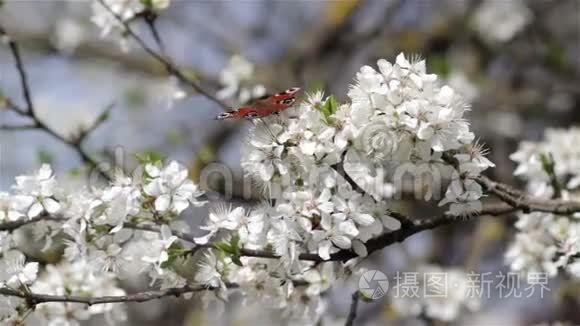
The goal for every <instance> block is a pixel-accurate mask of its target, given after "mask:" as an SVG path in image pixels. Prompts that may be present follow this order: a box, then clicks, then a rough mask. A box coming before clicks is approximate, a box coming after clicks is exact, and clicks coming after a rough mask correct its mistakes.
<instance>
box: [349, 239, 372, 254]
mask: <svg viewBox="0 0 580 326" xmlns="http://www.w3.org/2000/svg"><path fill="white" fill-rule="evenodd" d="M352 249H353V250H354V252H355V253H356V254H357V255H359V256H360V257H366V256H368V254H369V253H368V251H367V247H366V246H365V245H364V243H362V242H361V241H359V240H353V241H352Z"/></svg>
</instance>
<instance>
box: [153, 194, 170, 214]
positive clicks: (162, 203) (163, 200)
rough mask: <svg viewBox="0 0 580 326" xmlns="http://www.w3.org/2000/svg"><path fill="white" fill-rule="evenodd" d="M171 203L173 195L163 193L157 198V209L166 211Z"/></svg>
mask: <svg viewBox="0 0 580 326" xmlns="http://www.w3.org/2000/svg"><path fill="white" fill-rule="evenodd" d="M170 204H171V197H170V196H169V195H162V196H160V197H158V198H157V199H156V200H155V210H157V211H158V212H165V211H166V210H167V209H168V208H169V205H170Z"/></svg>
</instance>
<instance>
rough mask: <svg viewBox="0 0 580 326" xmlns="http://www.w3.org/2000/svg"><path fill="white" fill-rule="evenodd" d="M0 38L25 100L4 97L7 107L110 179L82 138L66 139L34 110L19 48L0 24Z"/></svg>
mask: <svg viewBox="0 0 580 326" xmlns="http://www.w3.org/2000/svg"><path fill="white" fill-rule="evenodd" d="M0 38H3V39H6V40H7V43H8V46H9V48H10V52H11V53H12V57H13V58H14V61H15V64H16V69H17V70H18V74H19V76H20V82H21V87H22V92H23V95H24V99H25V101H26V105H27V109H23V108H21V107H19V106H18V105H16V104H15V103H14V102H13V101H11V100H9V99H4V103H5V105H6V107H7V108H9V109H11V110H12V111H13V112H16V113H18V114H20V115H23V116H27V117H29V118H31V119H32V121H33V124H34V125H35V126H36V127H37V128H39V129H42V130H44V131H45V132H46V133H48V134H49V135H51V136H53V137H54V138H56V139H58V140H59V141H60V142H62V143H64V144H67V145H68V146H69V147H71V148H72V149H73V150H74V151H75V152H76V153H77V154H78V155H79V157H80V158H81V160H82V161H83V162H84V163H85V164H87V165H89V167H90V168H94V169H96V170H97V171H98V173H99V175H101V176H102V177H103V178H105V179H106V180H109V181H110V180H111V179H112V178H111V177H110V176H109V175H108V174H107V173H106V172H105V171H104V170H102V169H101V168H100V167H99V164H98V162H97V161H95V160H94V159H93V158H92V157H91V156H90V155H89V154H88V153H87V152H86V151H85V150H84V149H83V148H82V146H81V141H82V138H79V139H72V140H71V139H67V138H66V137H64V136H62V135H60V134H59V133H57V132H56V131H55V130H54V129H52V128H51V127H49V126H48V125H46V124H45V123H44V122H43V121H42V120H40V119H39V117H38V116H37V114H36V110H35V108H34V103H33V101H32V95H31V91H30V84H29V82H28V77H27V75H26V70H25V69H24V64H23V62H22V58H21V55H20V50H19V47H18V44H17V43H16V41H14V40H13V39H12V38H10V36H9V35H8V34H6V30H5V29H4V28H3V27H2V26H0Z"/></svg>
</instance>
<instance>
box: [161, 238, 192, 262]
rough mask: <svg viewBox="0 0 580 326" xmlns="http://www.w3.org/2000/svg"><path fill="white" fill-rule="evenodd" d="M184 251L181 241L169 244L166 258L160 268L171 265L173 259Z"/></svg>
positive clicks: (180, 255)
mask: <svg viewBox="0 0 580 326" xmlns="http://www.w3.org/2000/svg"><path fill="white" fill-rule="evenodd" d="M185 252H187V250H186V249H184V248H183V245H182V244H181V242H173V243H172V244H171V246H170V247H169V248H167V256H168V258H167V260H166V261H164V262H163V263H162V264H161V268H169V267H171V266H172V265H173V263H174V262H175V260H176V259H177V258H179V257H182V256H183V254H185Z"/></svg>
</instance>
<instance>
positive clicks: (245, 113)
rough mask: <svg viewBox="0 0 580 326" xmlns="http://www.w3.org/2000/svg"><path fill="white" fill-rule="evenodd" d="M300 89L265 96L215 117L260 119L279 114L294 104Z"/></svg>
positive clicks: (221, 118) (219, 118)
mask: <svg viewBox="0 0 580 326" xmlns="http://www.w3.org/2000/svg"><path fill="white" fill-rule="evenodd" d="M298 91H300V88H298V87H293V88H290V89H288V90H285V91H283V92H280V93H277V94H274V95H272V96H265V97H264V98H261V99H258V100H256V101H254V102H252V103H250V104H249V105H247V106H243V107H240V108H238V109H237V110H233V111H230V112H226V113H222V114H220V115H218V116H217V117H216V119H218V120H223V119H230V118H247V119H253V118H261V117H266V116H269V115H271V114H274V113H279V112H281V111H283V110H285V109H287V108H289V107H291V106H292V105H294V103H295V102H296V93H298Z"/></svg>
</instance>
